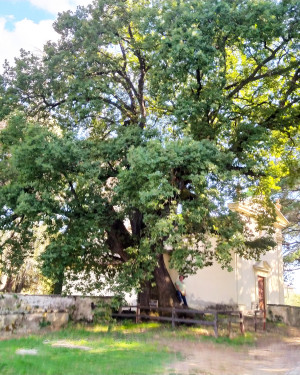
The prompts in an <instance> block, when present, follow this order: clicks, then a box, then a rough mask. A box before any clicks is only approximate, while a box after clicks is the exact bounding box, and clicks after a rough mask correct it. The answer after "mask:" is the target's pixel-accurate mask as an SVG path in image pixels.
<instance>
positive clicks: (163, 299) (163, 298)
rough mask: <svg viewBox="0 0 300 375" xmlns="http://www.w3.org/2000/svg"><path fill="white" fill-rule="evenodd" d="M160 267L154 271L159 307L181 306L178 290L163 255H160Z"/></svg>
mask: <svg viewBox="0 0 300 375" xmlns="http://www.w3.org/2000/svg"><path fill="white" fill-rule="evenodd" d="M157 260H158V265H157V267H156V268H155V270H154V279H155V282H156V285H157V291H158V306H159V307H171V306H176V305H179V301H178V299H177V297H176V289H175V286H174V284H173V282H172V280H171V277H170V275H169V272H168V270H167V268H166V265H165V261H164V257H163V254H160V255H158V259H157Z"/></svg>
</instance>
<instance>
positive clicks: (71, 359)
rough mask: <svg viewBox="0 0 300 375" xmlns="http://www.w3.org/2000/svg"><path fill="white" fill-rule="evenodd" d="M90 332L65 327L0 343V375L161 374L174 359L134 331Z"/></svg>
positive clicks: (78, 328) (170, 354)
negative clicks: (33, 353)
mask: <svg viewBox="0 0 300 375" xmlns="http://www.w3.org/2000/svg"><path fill="white" fill-rule="evenodd" d="M125 327H126V329H125ZM90 328H91V327H88V328H87V327H84V326H77V327H75V328H74V327H69V328H67V329H65V330H62V331H60V332H55V333H49V334H47V335H45V336H31V337H27V338H21V339H14V340H7V341H3V342H0V374H1V375H33V374H34V375H82V374H84V375H102V374H105V375H115V374H124V375H127V374H128V375H132V374H136V375H146V374H163V372H164V367H165V366H166V364H168V363H170V362H172V361H173V360H174V358H175V356H176V354H175V353H170V352H169V350H168V349H167V348H165V347H162V346H158V345H157V344H153V343H149V342H148V340H147V339H146V340H145V339H144V336H143V335H138V334H137V333H136V332H135V330H133V334H132V335H130V334H128V333H126V334H125V333H124V332H125V331H126V330H128V326H123V327H122V326H120V327H118V328H120V330H118V329H117V330H116V332H112V333H111V332H107V330H106V332H105V331H104V332H99V330H97V329H96V331H95V332H91V330H90ZM144 328H145V327H144ZM149 328H151V327H149ZM86 348H87V349H86ZM18 349H24V352H26V349H27V351H28V350H29V349H32V350H33V349H34V350H35V352H36V354H35V355H19V354H18V352H17V351H18Z"/></svg>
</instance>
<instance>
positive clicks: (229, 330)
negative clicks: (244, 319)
mask: <svg viewBox="0 0 300 375" xmlns="http://www.w3.org/2000/svg"><path fill="white" fill-rule="evenodd" d="M230 336H231V313H229V321H228V337H229V338H230Z"/></svg>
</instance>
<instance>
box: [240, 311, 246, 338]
mask: <svg viewBox="0 0 300 375" xmlns="http://www.w3.org/2000/svg"><path fill="white" fill-rule="evenodd" d="M239 314H240V330H241V334H242V335H244V334H245V326H244V317H243V313H242V311H240V312H239Z"/></svg>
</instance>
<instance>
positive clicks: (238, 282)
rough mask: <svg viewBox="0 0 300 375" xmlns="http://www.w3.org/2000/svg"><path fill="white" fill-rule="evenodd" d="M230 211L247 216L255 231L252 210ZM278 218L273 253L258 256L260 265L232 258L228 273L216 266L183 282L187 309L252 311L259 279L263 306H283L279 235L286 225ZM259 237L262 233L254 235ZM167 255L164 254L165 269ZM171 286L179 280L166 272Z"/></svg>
mask: <svg viewBox="0 0 300 375" xmlns="http://www.w3.org/2000/svg"><path fill="white" fill-rule="evenodd" d="M234 205H235V207H231V208H232V209H235V210H237V211H239V212H241V214H243V215H246V216H248V215H249V216H248V220H249V223H250V225H251V226H252V227H253V228H254V227H255V223H254V221H253V219H252V218H251V214H253V211H252V212H251V207H249V205H248V204H245V205H244V204H237V205H241V207H240V206H237V205H236V204H234ZM276 211H277V214H278V218H277V221H276V223H275V224H274V227H275V234H274V238H275V240H276V242H277V246H276V248H275V249H274V250H272V251H268V252H267V253H266V254H265V255H263V256H261V258H260V260H259V261H256V260H253V259H252V260H246V259H243V258H241V257H239V256H237V255H235V254H233V260H232V264H231V266H232V268H233V271H232V272H229V271H227V270H223V269H222V268H221V267H220V265H219V264H217V263H215V264H213V265H212V266H211V267H206V268H204V269H202V270H199V271H198V272H197V274H196V275H191V276H188V277H187V278H186V279H185V284H186V287H187V301H188V305H189V306H190V307H194V308H205V307H209V306H215V305H216V304H219V305H238V307H239V308H241V309H247V310H249V309H255V308H257V307H258V302H259V293H258V277H259V276H262V277H264V278H265V279H264V280H265V289H264V294H265V303H266V304H283V303H284V282H283V258H282V234H281V230H282V229H283V228H284V227H285V226H286V225H287V224H288V222H287V220H286V219H285V218H284V217H283V215H282V214H281V213H280V211H279V209H278V208H276ZM255 235H262V233H255ZM169 258H170V255H169V254H165V260H166V264H167V265H168V264H169V262H168V259H169ZM169 272H170V276H171V278H172V280H173V282H175V281H176V279H177V278H178V273H177V272H176V271H175V270H172V269H169Z"/></svg>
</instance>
